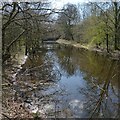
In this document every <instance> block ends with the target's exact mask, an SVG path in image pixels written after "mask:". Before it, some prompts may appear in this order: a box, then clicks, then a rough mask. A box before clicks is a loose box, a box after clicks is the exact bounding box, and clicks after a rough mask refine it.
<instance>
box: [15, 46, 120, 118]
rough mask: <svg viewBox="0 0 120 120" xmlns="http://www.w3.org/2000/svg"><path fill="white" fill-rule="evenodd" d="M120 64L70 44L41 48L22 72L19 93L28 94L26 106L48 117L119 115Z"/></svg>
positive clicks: (18, 84) (19, 78)
mask: <svg viewBox="0 0 120 120" xmlns="http://www.w3.org/2000/svg"><path fill="white" fill-rule="evenodd" d="M43 64H44V65H43ZM41 66H42V68H41ZM119 66H120V63H119V61H114V60H111V59H108V58H107V57H106V56H104V55H99V54H98V53H94V52H89V51H86V50H83V49H77V48H73V47H70V46H59V45H57V46H54V49H53V48H52V47H49V49H48V50H45V49H44V52H43V50H42V49H40V50H38V52H37V53H36V54H35V55H30V56H29V57H28V59H27V61H26V63H25V64H24V66H23V69H22V70H21V71H20V73H19V74H18V76H17V82H18V83H17V86H16V89H17V94H18V93H19V95H20V94H21V95H23V93H24V97H23V98H24V102H25V106H27V107H29V108H30V110H31V111H32V112H39V113H40V114H44V117H45V116H47V117H66V118H69V117H79V118H85V117H87V118H88V117H105V118H107V117H113V118H116V117H118V106H119V96H118V93H119V92H118V91H119V87H118V79H119V76H118V75H119V71H120V67H119ZM19 81H21V82H19ZM46 81H49V82H48V84H47V85H45V84H43V83H46ZM41 83H42V84H41ZM23 86H24V87H23ZM26 88H27V89H26ZM32 88H34V89H32ZM31 89H32V90H31ZM19 90H20V91H19Z"/></svg>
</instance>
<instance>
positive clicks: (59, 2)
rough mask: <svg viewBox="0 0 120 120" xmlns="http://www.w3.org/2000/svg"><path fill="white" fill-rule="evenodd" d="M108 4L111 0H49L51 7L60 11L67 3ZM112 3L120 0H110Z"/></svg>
mask: <svg viewBox="0 0 120 120" xmlns="http://www.w3.org/2000/svg"><path fill="white" fill-rule="evenodd" d="M88 1H90V2H110V1H111V0H51V2H52V7H53V8H55V9H61V8H62V7H63V6H64V4H67V3H72V4H77V3H82V2H88ZM112 1H117V2H118V1H120V0H112Z"/></svg>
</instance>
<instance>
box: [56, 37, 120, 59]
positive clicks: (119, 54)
mask: <svg viewBox="0 0 120 120" xmlns="http://www.w3.org/2000/svg"><path fill="white" fill-rule="evenodd" d="M56 42H57V43H59V44H64V45H71V46H73V47H76V48H83V49H86V50H89V51H94V52H98V53H100V54H104V55H107V56H109V57H111V58H112V59H115V60H120V51H118V50H114V51H110V52H107V50H106V49H104V48H96V47H95V46H91V45H89V44H86V45H83V44H80V43H77V42H75V41H68V40H65V39H59V40H57V41H56Z"/></svg>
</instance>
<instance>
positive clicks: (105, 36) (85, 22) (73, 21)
mask: <svg viewBox="0 0 120 120" xmlns="http://www.w3.org/2000/svg"><path fill="white" fill-rule="evenodd" d="M57 24H58V28H59V30H60V32H61V34H62V36H63V38H64V39H67V40H75V41H77V42H80V43H81V44H87V45H91V46H94V45H95V46H96V47H100V46H101V47H103V48H106V49H107V51H108V52H109V50H120V2H103V3H102V2H89V3H84V4H83V3H82V4H78V5H74V4H67V5H65V6H64V7H63V11H62V13H60V14H59V15H58V21H57Z"/></svg>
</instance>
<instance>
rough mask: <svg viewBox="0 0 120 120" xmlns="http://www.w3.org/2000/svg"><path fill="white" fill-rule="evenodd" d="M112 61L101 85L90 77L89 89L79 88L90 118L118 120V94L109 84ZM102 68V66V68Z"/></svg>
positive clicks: (111, 75)
mask: <svg viewBox="0 0 120 120" xmlns="http://www.w3.org/2000/svg"><path fill="white" fill-rule="evenodd" d="M113 66H114V61H112V63H111V64H110V66H109V69H108V74H106V79H105V81H104V83H103V84H98V83H97V82H96V79H94V78H92V77H91V83H90V84H91V85H90V88H89V89H84V88H83V89H82V88H80V93H81V94H84V95H85V96H86V98H87V102H86V103H84V104H85V108H84V109H86V110H88V112H89V113H90V118H92V117H97V118H98V117H105V118H119V111H118V109H119V105H118V104H119V96H118V95H119V94H118V93H119V92H118V90H117V89H115V88H114V86H113V85H112V84H111V81H112V78H114V76H115V75H116V74H113V72H114V70H113V68H114V67H113ZM103 67H104V66H103Z"/></svg>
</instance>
